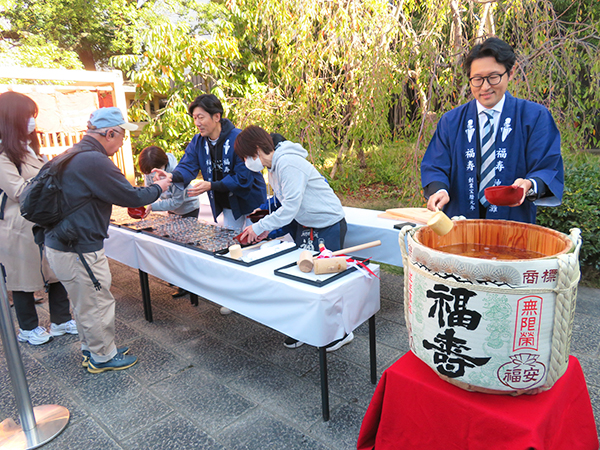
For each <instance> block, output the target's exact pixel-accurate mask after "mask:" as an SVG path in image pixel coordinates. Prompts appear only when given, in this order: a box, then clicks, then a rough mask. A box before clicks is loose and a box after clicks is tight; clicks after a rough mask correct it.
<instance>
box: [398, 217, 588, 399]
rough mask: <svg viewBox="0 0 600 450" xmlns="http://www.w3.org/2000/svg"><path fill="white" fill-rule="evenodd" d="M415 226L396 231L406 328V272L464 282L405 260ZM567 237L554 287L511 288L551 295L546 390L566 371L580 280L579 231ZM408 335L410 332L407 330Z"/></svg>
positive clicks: (456, 284) (490, 288)
mask: <svg viewBox="0 0 600 450" xmlns="http://www.w3.org/2000/svg"><path fill="white" fill-rule="evenodd" d="M417 228H419V227H417V226H415V227H412V226H410V225H407V226H405V227H403V228H402V229H401V230H400V234H399V236H398V243H399V244H400V249H401V251H402V262H403V264H404V268H405V271H404V316H405V321H406V324H407V326H409V327H410V317H409V314H408V313H409V308H408V306H409V305H408V298H409V292H408V289H409V285H410V284H409V282H408V276H409V270H406V269H408V268H410V271H412V272H415V273H418V274H419V275H421V276H424V277H426V278H429V279H431V280H434V281H439V282H441V283H443V284H445V285H448V286H451V287H464V283H459V282H457V281H453V280H449V279H444V278H441V277H439V276H437V275H435V274H433V273H431V272H428V271H426V270H424V269H422V268H420V267H418V266H416V265H415V264H413V263H412V262H411V261H410V260H409V258H408V251H407V250H406V234H407V233H411V235H413V234H414V233H415V232H416V230H417ZM570 232H571V234H570V236H569V238H570V239H571V241H572V242H573V246H574V250H573V251H572V252H569V253H567V254H562V255H558V256H557V257H556V259H557V263H558V276H557V284H556V287H555V288H552V289H550V288H545V289H544V288H535V289H532V288H512V289H513V290H514V291H515V293H518V294H519V295H521V294H522V295H535V294H547V293H555V294H556V300H555V306H554V327H553V332H552V348H551V354H550V367H549V369H548V376H547V378H546V384H545V386H544V387H545V388H546V389H549V388H550V387H551V386H552V385H553V384H554V383H555V382H556V380H558V379H559V378H560V377H561V376H562V375H563V374H564V373H565V371H566V370H567V366H568V363H569V353H570V343H571V334H572V331H573V319H574V316H575V305H576V300H577V286H578V283H579V278H580V275H581V274H580V270H579V251H580V249H581V243H582V241H581V231H580V230H579V228H573V229H571V230H570ZM476 289H477V290H478V291H483V292H488V293H497V294H502V293H506V291H507V289H508V288H505V287H504V288H503V287H496V286H486V285H477V286H476ZM409 332H410V329H409Z"/></svg>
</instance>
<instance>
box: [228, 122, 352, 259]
mask: <svg viewBox="0 0 600 450" xmlns="http://www.w3.org/2000/svg"><path fill="white" fill-rule="evenodd" d="M235 152H236V154H237V155H238V156H239V157H240V158H243V159H244V161H245V164H246V167H248V169H250V170H252V171H254V172H260V171H261V170H262V169H263V167H266V168H267V169H268V173H269V184H270V185H271V187H272V188H273V191H274V192H275V197H277V200H278V201H279V202H280V203H281V207H279V208H278V209H277V210H276V211H275V212H273V213H272V214H269V215H267V216H265V217H264V218H262V219H261V220H259V221H258V222H256V223H255V224H253V225H251V226H248V227H246V228H245V229H244V233H243V234H242V238H244V237H245V236H248V241H249V242H255V241H260V240H262V239H264V238H265V237H266V236H267V235H268V233H269V232H270V231H271V230H276V229H278V228H281V227H283V226H286V225H292V226H294V225H295V227H294V228H295V229H296V231H295V236H294V239H295V240H296V243H297V244H298V246H299V247H300V248H304V249H307V250H315V251H316V250H318V249H319V244H320V243H323V244H325V247H326V248H327V249H328V250H331V251H335V250H339V249H341V248H342V247H343V245H344V237H345V235H346V228H347V226H346V219H345V218H344V217H345V215H344V209H343V208H342V204H341V202H340V200H339V198H338V197H337V196H336V195H335V193H334V192H333V189H331V187H330V186H329V184H328V183H327V180H326V179H325V178H324V177H323V176H322V175H321V174H320V173H319V172H318V171H317V170H316V169H315V168H314V167H313V165H312V164H311V163H309V162H308V161H307V160H306V157H307V156H308V152H307V151H306V150H304V148H303V147H302V146H301V145H300V144H296V143H294V142H290V141H286V140H285V139H283V137H282V136H281V135H277V134H272V135H270V134H269V133H267V132H266V131H265V130H264V129H262V128H261V127H258V126H256V125H250V126H249V127H247V128H246V129H244V131H242V132H241V133H240V134H239V135H238V137H237V139H236V141H235Z"/></svg>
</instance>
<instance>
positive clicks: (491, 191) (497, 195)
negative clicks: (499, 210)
mask: <svg viewBox="0 0 600 450" xmlns="http://www.w3.org/2000/svg"><path fill="white" fill-rule="evenodd" d="M483 192H484V194H485V198H486V199H487V201H488V202H490V203H491V204H492V205H497V206H511V205H515V204H517V203H519V201H520V200H521V198H522V197H523V188H522V187H520V186H491V187H489V188H485V190H484V191H483Z"/></svg>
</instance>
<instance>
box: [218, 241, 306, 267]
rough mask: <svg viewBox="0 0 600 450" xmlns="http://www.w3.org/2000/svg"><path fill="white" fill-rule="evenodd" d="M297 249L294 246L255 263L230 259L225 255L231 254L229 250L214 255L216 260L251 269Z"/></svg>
mask: <svg viewBox="0 0 600 450" xmlns="http://www.w3.org/2000/svg"><path fill="white" fill-rule="evenodd" d="M265 242H268V241H265ZM252 245H253V244H251V245H247V246H246V247H251V246H252ZM297 248H298V246H297V245H294V246H293V247H290V248H286V249H285V250H281V251H279V252H277V253H273V254H272V255H268V256H264V257H263V258H259V259H256V260H254V261H251V262H247V261H243V260H241V259H233V258H228V257H227V256H225V255H226V254H227V253H229V248H225V249H223V250H219V251H216V252H215V253H214V255H215V257H216V258H219V259H221V260H223V261H228V262H232V263H234V264H239V265H241V266H245V267H250V266H253V265H255V264H259V263H262V262H265V261H269V260H270V259H274V258H278V257H279V256H281V255H285V254H286V253H290V252H292V251H294V250H296V249H297ZM243 250H244V247H242V251H243Z"/></svg>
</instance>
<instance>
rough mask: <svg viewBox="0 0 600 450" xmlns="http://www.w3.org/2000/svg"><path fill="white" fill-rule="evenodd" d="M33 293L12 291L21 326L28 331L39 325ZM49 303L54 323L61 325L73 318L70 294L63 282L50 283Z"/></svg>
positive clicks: (51, 318) (51, 319)
mask: <svg viewBox="0 0 600 450" xmlns="http://www.w3.org/2000/svg"><path fill="white" fill-rule="evenodd" d="M33 294H34V293H33V292H23V291H13V292H12V295H13V303H14V305H15V312H16V313H17V320H18V321H19V328H21V329H22V330H26V331H30V330H33V329H35V328H37V326H38V325H39V321H38V315H37V312H36V310H35V298H34V295H33ZM48 305H49V307H50V321H51V322H52V323H55V324H57V325H60V324H61V323H65V322H68V321H69V320H71V311H70V305H69V296H68V295H67V291H66V289H65V288H64V286H63V285H62V284H61V283H50V289H49V291H48Z"/></svg>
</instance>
